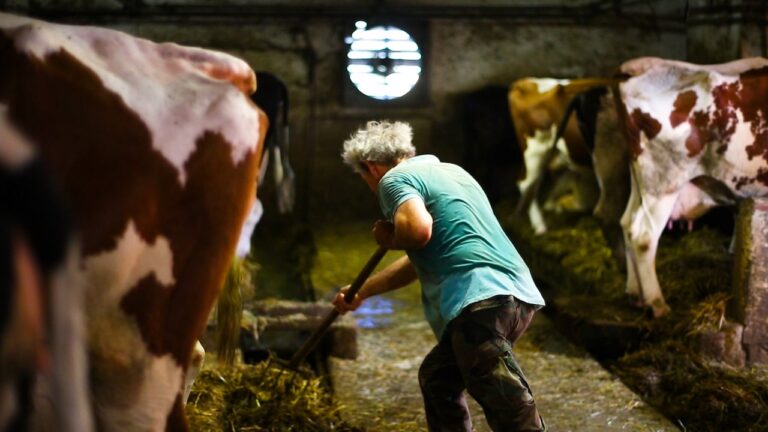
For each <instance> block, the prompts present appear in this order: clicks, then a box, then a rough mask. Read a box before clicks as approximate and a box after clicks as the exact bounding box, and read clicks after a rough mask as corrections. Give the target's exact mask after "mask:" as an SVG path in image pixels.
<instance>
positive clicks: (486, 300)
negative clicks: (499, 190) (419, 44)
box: [333, 122, 545, 431]
mask: <svg viewBox="0 0 768 432" xmlns="http://www.w3.org/2000/svg"><path fill="white" fill-rule="evenodd" d="M411 138H412V131H411V128H410V126H409V125H407V124H405V123H401V122H394V123H392V122H369V123H368V124H367V125H366V127H365V128H363V129H360V130H358V131H357V132H356V133H355V134H353V135H352V136H351V137H350V138H349V139H348V140H347V141H345V142H344V151H343V153H342V157H343V159H344V161H345V162H346V163H347V164H348V165H350V166H351V167H352V168H353V169H354V170H355V171H356V172H357V173H358V174H359V175H360V176H361V177H362V179H363V180H364V181H365V182H366V183H367V184H368V186H369V187H370V188H371V190H372V191H373V192H374V193H375V194H377V195H378V197H379V204H380V206H381V209H382V211H383V213H384V215H385V217H386V218H387V219H388V221H377V222H376V224H375V225H374V228H373V235H374V238H375V239H376V242H377V243H378V244H379V245H381V246H383V247H386V248H388V249H404V250H405V251H406V253H407V255H406V256H404V257H402V258H400V259H399V260H397V261H395V262H394V263H392V264H391V265H389V266H388V267H387V268H385V269H384V270H382V271H380V272H379V273H377V274H375V275H373V276H372V277H371V278H369V279H368V281H367V282H366V283H365V284H364V285H363V286H362V288H361V289H360V291H359V292H358V294H357V296H356V297H355V299H354V300H353V301H352V302H351V303H350V304H347V303H346V302H345V301H344V299H343V294H344V293H345V292H346V290H347V289H348V287H345V288H343V289H342V290H341V292H340V293H339V295H337V297H336V298H335V299H334V301H333V303H334V305H335V306H336V309H337V310H339V312H342V313H345V312H347V311H349V310H354V309H357V307H359V306H360V303H361V302H362V301H363V300H364V299H366V298H368V297H371V296H373V295H377V294H382V293H385V292H388V291H392V290H395V289H398V288H401V287H404V286H406V285H408V284H409V283H411V282H413V281H414V280H415V279H416V277H417V276H418V278H419V280H420V282H421V287H422V299H423V306H424V312H425V314H426V318H427V320H428V321H429V324H430V325H431V327H432V330H433V331H434V333H435V335H436V336H437V339H438V344H437V346H435V347H434V348H433V349H432V351H430V352H429V354H427V356H426V358H425V359H424V362H423V363H422V365H421V367H420V369H419V384H420V386H421V391H422V395H423V397H424V406H425V411H426V416H427V424H428V427H429V430H430V431H470V430H472V421H471V419H470V416H469V410H468V409H467V405H466V401H465V399H464V390H465V389H466V390H467V391H468V392H469V394H471V395H472V397H474V398H475V399H476V400H477V401H478V402H479V403H480V405H481V406H482V407H483V410H484V411H485V415H486V418H487V420H488V423H489V425H490V426H491V428H492V429H493V430H495V431H541V430H545V426H544V422H543V421H542V419H541V417H540V416H539V413H538V410H537V409H536V403H535V402H534V399H533V395H532V393H531V388H530V386H529V385H528V383H527V382H526V380H525V377H524V375H523V373H522V371H521V370H520V366H519V365H518V364H517V361H516V360H515V357H514V356H513V355H512V346H513V345H514V343H515V341H516V340H517V339H518V338H519V337H520V336H521V335H522V333H523V332H524V331H525V329H526V328H527V327H528V325H529V324H530V322H531V318H533V315H534V313H535V311H536V310H537V309H539V308H541V307H542V306H543V305H544V299H543V298H542V297H541V294H540V293H539V291H538V289H537V288H536V286H535V284H534V282H533V279H532V277H531V274H530V272H529V270H528V268H527V266H526V265H525V263H524V262H523V260H522V258H521V257H520V255H519V254H518V253H517V251H516V250H515V248H514V246H512V243H510V241H509V239H508V238H507V236H506V235H505V233H504V231H503V230H502V228H501V226H500V225H499V223H498V221H497V219H496V217H495V216H494V214H493V211H492V209H491V206H490V204H489V203H488V199H487V198H486V196H485V194H484V193H483V190H482V189H481V188H480V186H479V185H478V184H477V182H476V181H475V180H474V179H473V178H472V177H471V176H470V175H469V174H468V173H467V172H466V171H464V170H463V169H462V168H460V167H458V166H456V165H452V164H447V163H442V162H440V161H439V160H438V159H437V158H436V157H435V156H432V155H422V156H414V155H415V152H416V150H415V148H414V147H413V145H412V144H411Z"/></svg>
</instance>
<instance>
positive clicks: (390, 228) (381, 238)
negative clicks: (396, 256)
mask: <svg viewBox="0 0 768 432" xmlns="http://www.w3.org/2000/svg"><path fill="white" fill-rule="evenodd" d="M373 238H374V239H375V240H376V243H378V245H379V246H382V247H385V248H387V249H395V226H394V225H392V224H391V223H390V222H387V221H385V220H377V221H376V223H374V224H373Z"/></svg>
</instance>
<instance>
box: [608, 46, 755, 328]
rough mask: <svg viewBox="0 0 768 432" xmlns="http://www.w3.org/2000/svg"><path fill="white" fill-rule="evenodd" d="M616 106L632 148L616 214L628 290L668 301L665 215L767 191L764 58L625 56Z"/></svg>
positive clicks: (657, 307) (657, 302)
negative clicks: (661, 249) (710, 61)
mask: <svg viewBox="0 0 768 432" xmlns="http://www.w3.org/2000/svg"><path fill="white" fill-rule="evenodd" d="M621 70H622V72H624V73H626V74H629V75H630V76H631V77H630V78H629V79H628V80H627V81H625V82H623V83H622V84H621V85H620V95H621V105H623V107H622V109H621V110H620V114H621V116H622V117H623V125H624V127H625V131H626V133H627V137H628V141H629V143H628V144H629V149H630V154H631V159H632V160H631V164H630V167H631V195H630V199H629V203H628V205H627V208H626V211H625V212H624V215H623V217H622V221H621V224H622V228H623V230H624V238H625V242H626V244H627V272H628V275H627V292H628V293H629V294H630V295H634V296H639V297H640V299H641V300H642V302H643V303H644V304H645V305H648V306H650V307H652V309H653V312H654V315H655V316H660V315H663V314H665V313H666V312H667V311H668V310H669V308H668V306H667V304H666V302H665V300H664V297H663V295H662V293H661V289H660V287H659V282H658V279H657V276H656V268H655V257H656V250H657V247H658V241H659V237H660V236H661V233H662V230H663V229H664V226H665V225H666V223H667V221H668V220H670V219H679V218H687V219H693V218H695V217H697V216H699V215H701V214H703V212H704V211H706V210H707V209H709V208H710V207H712V206H716V205H722V204H732V203H734V202H735V201H736V200H737V199H739V198H744V197H756V196H766V195H768V59H765V58H750V59H742V60H737V61H734V62H730V63H726V64H722V65H710V66H700V65H694V64H689V63H684V62H680V61H671V60H663V59H659V58H639V59H635V60H631V61H629V62H626V63H625V64H623V65H622V68H621Z"/></svg>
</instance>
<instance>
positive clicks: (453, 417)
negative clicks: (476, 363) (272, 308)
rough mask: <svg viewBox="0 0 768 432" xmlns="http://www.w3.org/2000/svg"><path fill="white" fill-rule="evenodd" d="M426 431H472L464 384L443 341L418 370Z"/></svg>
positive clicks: (444, 340)
mask: <svg viewBox="0 0 768 432" xmlns="http://www.w3.org/2000/svg"><path fill="white" fill-rule="evenodd" d="M419 385H420V386H421V394H422V396H423V397H424V411H425V412H426V416H427V427H428V428H429V430H430V431H432V432H438V431H440V432H443V431H451V432H453V431H457V432H469V431H471V430H472V419H471V418H470V416H469V409H468V408H467V401H466V399H465V398H464V381H463V379H462V377H461V372H460V371H459V368H458V366H457V365H456V359H455V358H454V356H453V350H452V349H451V347H450V344H449V343H447V342H446V338H443V341H442V342H441V343H439V344H437V346H435V347H434V348H432V351H430V352H429V354H427V356H426V357H425V358H424V362H422V363H421V367H420V368H419Z"/></svg>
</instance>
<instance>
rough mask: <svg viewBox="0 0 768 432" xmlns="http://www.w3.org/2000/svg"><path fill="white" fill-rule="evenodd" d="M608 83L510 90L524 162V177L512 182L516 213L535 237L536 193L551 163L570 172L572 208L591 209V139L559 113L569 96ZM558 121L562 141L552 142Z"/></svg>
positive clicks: (547, 81)
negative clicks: (516, 190) (517, 195)
mask: <svg viewBox="0 0 768 432" xmlns="http://www.w3.org/2000/svg"><path fill="white" fill-rule="evenodd" d="M610 83H611V80H608V79H576V80H559V79H552V78H523V79H520V80H517V81H515V82H514V83H513V84H512V86H511V89H510V91H509V110H510V114H511V116H512V122H513V123H514V126H515V133H516V135H517V142H518V144H519V145H520V147H521V149H522V150H523V160H524V163H525V170H524V178H521V179H519V181H518V188H519V190H520V195H521V198H520V204H519V206H518V210H517V211H518V213H520V214H523V213H526V214H527V215H528V218H529V220H530V222H531V225H532V227H533V229H534V231H535V232H537V233H543V232H545V231H546V230H547V226H546V223H545V221H544V217H543V214H542V209H541V207H540V205H539V203H538V200H537V198H538V197H537V196H536V195H537V191H536V189H537V188H538V184H539V183H540V182H541V179H542V177H543V176H544V175H545V174H546V171H547V170H548V169H549V168H550V166H552V165H560V166H561V167H567V169H568V170H569V171H570V174H571V175H570V178H569V181H570V182H571V183H572V185H571V186H570V189H571V190H570V191H569V192H570V194H571V195H572V197H573V198H574V202H573V203H572V204H571V209H572V210H575V211H592V209H593V207H594V205H595V202H596V200H597V195H598V192H597V191H598V189H597V184H596V182H595V176H594V174H593V172H592V155H591V148H590V147H591V143H588V141H590V140H592V139H593V136H586V135H587V134H585V133H584V131H583V130H581V128H580V127H579V124H578V122H577V119H576V118H575V117H564V114H565V113H566V110H567V107H568V105H569V103H571V102H572V100H573V99H574V97H576V96H577V95H580V94H583V93H584V92H587V91H589V90H590V89H595V88H602V87H605V86H607V85H609V84H610ZM563 118H565V121H566V123H565V125H564V127H563V128H562V130H561V131H560V133H561V136H562V139H558V140H557V142H556V143H554V141H555V139H556V138H558V137H556V135H557V133H558V125H559V123H560V121H561V119H563Z"/></svg>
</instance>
